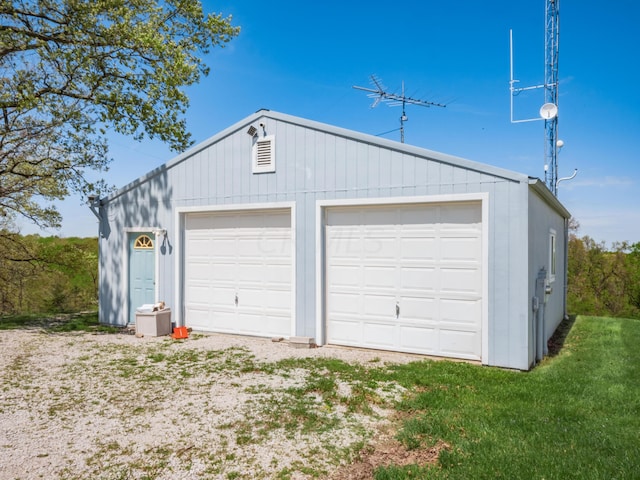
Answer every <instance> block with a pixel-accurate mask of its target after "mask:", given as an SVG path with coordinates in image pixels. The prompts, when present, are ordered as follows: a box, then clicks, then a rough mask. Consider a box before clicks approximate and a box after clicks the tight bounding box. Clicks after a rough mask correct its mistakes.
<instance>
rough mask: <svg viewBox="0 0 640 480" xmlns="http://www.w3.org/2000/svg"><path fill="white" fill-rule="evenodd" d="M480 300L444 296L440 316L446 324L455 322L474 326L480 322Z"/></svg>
mask: <svg viewBox="0 0 640 480" xmlns="http://www.w3.org/2000/svg"><path fill="white" fill-rule="evenodd" d="M480 306H481V303H480V301H479V300H462V299H459V298H456V299H447V298H443V299H441V300H440V318H441V319H442V322H443V323H444V324H451V323H455V324H457V325H464V326H468V327H474V326H476V325H477V324H478V317H479V315H480V314H481V313H482V312H481V308H480Z"/></svg>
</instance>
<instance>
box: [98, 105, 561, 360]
mask: <svg viewBox="0 0 640 480" xmlns="http://www.w3.org/2000/svg"><path fill="white" fill-rule="evenodd" d="M92 208H93V209H94V210H95V212H96V213H97V214H98V216H99V218H100V226H99V236H100V320H101V322H103V323H106V324H113V325H126V324H129V323H133V322H134V321H135V308H136V307H138V306H140V305H142V304H146V303H154V302H157V301H160V300H162V301H165V302H166V304H167V305H168V306H169V307H170V308H171V309H172V320H173V321H174V322H175V323H176V324H177V325H186V326H189V327H192V328H193V329H194V330H198V331H204V332H218V333H232V334H241V335H254V336H260V337H275V336H278V337H290V336H302V337H312V338H314V339H315V341H316V343H318V344H319V345H324V344H333V345H344V346H349V347H354V348H373V349H382V350H393V351H401V352H410V353H417V354H425V355H435V356H440V357H450V358H460V359H467V360H475V361H479V362H482V363H483V364H486V365H494V366H502V367H508V368H515V369H522V370H526V369H529V368H530V367H531V366H532V365H533V364H534V363H535V362H536V359H539V358H541V356H542V355H543V353H544V350H545V346H546V342H547V340H548V338H549V337H550V336H551V334H552V333H553V332H554V330H555V328H556V327H557V325H558V324H559V323H560V321H561V320H562V318H563V317H564V315H565V307H566V305H565V289H566V240H567V221H568V218H569V216H570V215H569V213H568V212H567V211H566V209H565V208H564V207H563V206H562V205H561V204H560V203H559V202H558V200H557V199H556V197H555V196H553V195H552V194H551V192H550V191H549V190H548V189H547V187H546V186H545V185H544V183H543V182H542V181H540V180H538V179H535V178H530V177H528V176H526V175H522V174H519V173H515V172H511V171H508V170H504V169H500V168H496V167H492V166H489V165H484V164H480V163H476V162H472V161H469V160H465V159H462V158H457V157H453V156H450V155H445V154H442V153H437V152H433V151H429V150H425V149H422V148H417V147H412V146H409V145H406V144H402V143H397V142H394V141H390V140H385V139H381V138H378V137H374V136H370V135H365V134H361V133H357V132H353V131H349V130H345V129H342V128H338V127H335V126H330V125H326V124H322V123H318V122H314V121H310V120H306V119H302V118H297V117H293V116H290V115H286V114H282V113H276V112H272V111H268V110H261V111H259V112H256V113H255V114H253V115H251V116H249V117H248V118H245V119H244V120H242V121H240V122H238V123H236V124H235V125H233V126H231V127H229V128H227V129H226V130H224V131H222V132H220V133H219V134H217V135H215V136H213V137H211V138H210V139H208V140H206V141H205V142H203V143H201V144H199V145H197V146H195V147H194V148H192V149H191V150H189V151H187V152H185V153H184V154H181V155H179V156H178V157H176V158H174V159H173V160H171V161H169V162H168V163H166V164H165V165H162V166H160V167H158V168H157V169H155V170H153V171H152V172H150V173H149V174H147V175H145V176H144V177H142V178H140V179H138V180H135V181H134V182H132V183H131V184H129V185H127V186H125V187H123V188H122V189H120V190H118V191H117V192H115V193H113V194H112V195H109V196H107V197H105V198H102V199H99V200H96V201H95V202H94V204H93V205H92Z"/></svg>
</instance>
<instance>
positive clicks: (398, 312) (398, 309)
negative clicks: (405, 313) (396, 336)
mask: <svg viewBox="0 0 640 480" xmlns="http://www.w3.org/2000/svg"><path fill="white" fill-rule="evenodd" d="M399 317H400V304H399V303H396V318H399Z"/></svg>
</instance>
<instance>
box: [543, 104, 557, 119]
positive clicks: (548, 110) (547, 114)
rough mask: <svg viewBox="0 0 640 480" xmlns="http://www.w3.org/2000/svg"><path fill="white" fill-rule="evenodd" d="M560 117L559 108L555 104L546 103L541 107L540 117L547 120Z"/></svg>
mask: <svg viewBox="0 0 640 480" xmlns="http://www.w3.org/2000/svg"><path fill="white" fill-rule="evenodd" d="M557 115H558V106H557V105H556V104H555V103H545V104H544V105H542V106H541V107H540V116H541V117H542V118H544V119H545V120H551V119H552V118H555V117H556V116H557Z"/></svg>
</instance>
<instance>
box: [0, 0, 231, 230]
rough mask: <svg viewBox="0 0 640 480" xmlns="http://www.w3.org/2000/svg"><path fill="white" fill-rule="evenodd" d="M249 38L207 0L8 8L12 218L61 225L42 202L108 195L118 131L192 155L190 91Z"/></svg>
mask: <svg viewBox="0 0 640 480" xmlns="http://www.w3.org/2000/svg"><path fill="white" fill-rule="evenodd" d="M237 33H238V29H237V28H236V27H233V26H232V25H231V21H230V18H223V17H222V16H221V15H219V14H205V13H204V12H203V9H202V5H201V3H200V2H199V1H197V0H91V1H87V0H0V216H5V217H10V218H15V217H17V216H19V215H22V216H24V217H27V218H28V219H30V220H32V221H33V222H35V223H36V224H38V225H40V226H54V227H55V226H58V225H59V223H60V215H59V213H58V212H57V211H56V209H55V207H53V206H47V205H45V206H43V205H42V202H41V201H42V200H45V201H53V200H56V199H61V198H64V197H65V196H67V195H68V194H69V193H70V192H71V191H75V192H80V193H84V194H88V193H90V192H92V191H95V190H99V189H100V188H104V185H100V184H91V183H90V182H88V181H87V180H86V176H85V175H86V172H87V171H89V170H95V169H97V170H100V169H104V168H106V167H107V164H108V152H107V141H106V136H105V135H106V133H107V130H108V129H110V128H111V129H113V130H115V131H116V132H119V133H121V134H125V135H132V136H134V137H135V138H137V139H141V138H143V137H144V136H145V135H146V136H148V137H150V138H154V137H155V138H159V139H161V140H162V141H164V142H167V143H168V144H169V145H170V146H171V148H172V149H174V150H175V151H181V150H184V149H185V148H187V147H188V146H189V145H190V144H191V139H190V136H189V133H188V132H187V129H186V124H185V120H184V118H183V116H184V113H185V111H186V108H187V106H188V98H187V96H186V94H185V93H184V90H183V88H184V87H186V86H188V85H192V84H194V83H197V82H198V81H199V80H200V79H201V77H202V76H203V75H207V74H208V73H209V67H207V66H206V65H205V64H204V63H203V61H202V59H201V55H202V54H205V53H207V52H208V51H209V50H210V49H211V48H212V47H215V46H223V45H224V44H225V43H226V42H228V41H229V40H230V39H232V38H233V37H234V36H235V35H237Z"/></svg>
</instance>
